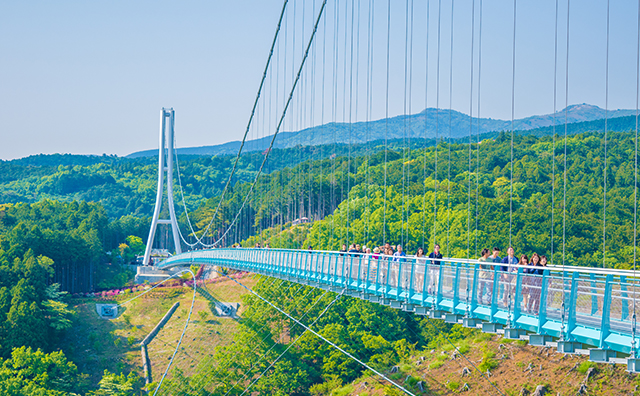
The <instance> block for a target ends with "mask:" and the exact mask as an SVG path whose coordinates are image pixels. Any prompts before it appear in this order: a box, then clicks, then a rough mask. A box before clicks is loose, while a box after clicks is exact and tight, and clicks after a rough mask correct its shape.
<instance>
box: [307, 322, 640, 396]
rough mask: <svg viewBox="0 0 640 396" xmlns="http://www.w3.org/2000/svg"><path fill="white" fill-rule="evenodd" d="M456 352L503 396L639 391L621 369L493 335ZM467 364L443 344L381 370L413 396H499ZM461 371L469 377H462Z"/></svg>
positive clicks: (365, 381) (367, 382)
mask: <svg viewBox="0 0 640 396" xmlns="http://www.w3.org/2000/svg"><path fill="white" fill-rule="evenodd" d="M456 346H457V347H458V348H459V349H460V350H461V351H462V352H463V353H464V355H465V356H466V358H467V359H469V361H471V362H472V363H473V364H474V365H475V366H476V367H478V368H479V369H481V370H485V372H486V369H487V368H489V370H490V372H491V377H490V380H491V381H492V382H493V383H494V384H495V385H496V386H497V387H498V388H499V389H500V391H501V392H503V393H504V394H506V395H521V394H532V393H533V391H534V390H535V389H536V387H537V386H538V385H544V386H545V387H546V389H547V391H548V393H547V394H548V395H556V394H557V395H575V394H577V392H578V389H579V388H580V387H581V385H582V384H583V383H584V384H585V386H586V391H587V393H586V394H588V395H611V394H616V395H618V394H620V395H633V394H637V392H635V388H636V386H637V385H640V377H638V376H636V375H630V374H628V373H627V372H626V366H623V365H610V364H597V363H592V362H589V361H588V357H587V356H580V355H563V354H560V353H557V352H555V348H539V347H533V346H529V345H527V342H526V341H511V340H506V339H503V338H502V337H501V336H499V335H491V334H483V333H481V332H480V331H478V332H477V334H476V336H475V337H474V338H472V339H467V340H464V341H462V342H459V343H458V344H457V345H456ZM423 359H424V360H423ZM469 361H467V360H466V359H465V358H464V357H462V356H460V355H459V354H457V353H454V348H453V347H452V346H451V345H450V344H443V345H442V347H439V348H437V349H433V350H428V351H422V352H416V354H415V355H414V356H412V359H411V361H407V362H404V363H403V364H401V365H400V366H399V371H398V372H397V373H395V374H391V370H387V371H386V374H387V375H388V376H389V377H390V378H392V379H393V380H395V381H397V382H398V383H403V384H404V386H406V387H407V388H408V389H410V390H411V391H412V392H413V393H415V394H418V395H448V394H457V393H464V394H472V395H475V394H478V395H480V394H482V395H494V394H499V393H498V392H497V391H496V390H495V388H493V387H492V386H491V385H490V384H489V383H488V382H487V380H486V379H485V378H483V377H482V376H481V375H480V373H479V372H478V371H477V370H475V369H474V367H473V366H472V365H471V364H470V363H469ZM590 367H593V368H595V373H594V374H593V375H592V376H591V377H590V378H589V379H588V380H587V381H586V382H585V378H586V374H587V371H588V369H589V368H590ZM464 368H468V369H469V370H470V373H469V374H466V375H465V374H463V370H464ZM418 381H423V383H424V385H423V387H424V389H425V391H424V392H421V391H420V389H419V388H418V385H417V382H418ZM465 384H466V385H467V386H468V389H467V390H466V391H465V390H464V389H463V388H464V386H465ZM523 389H526V390H527V391H528V392H530V393H526V392H523ZM316 394H318V395H320V394H326V395H329V394H331V395H336V396H337V395H359V396H365V395H388V394H396V391H395V390H394V389H393V388H391V387H390V386H389V385H388V384H387V385H386V386H383V385H382V384H381V383H380V382H379V381H377V380H376V379H374V378H372V377H367V378H361V379H359V380H357V381H354V382H353V383H351V384H348V385H346V386H343V387H341V388H338V389H334V390H333V391H330V392H316ZM397 394H401V393H397Z"/></svg>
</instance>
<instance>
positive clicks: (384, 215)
mask: <svg viewBox="0 0 640 396" xmlns="http://www.w3.org/2000/svg"><path fill="white" fill-rule="evenodd" d="M390 37H391V0H387V88H386V98H385V121H384V199H383V210H382V244H383V245H385V244H386V242H387V155H388V153H387V151H388V149H387V137H388V134H389V50H390Z"/></svg>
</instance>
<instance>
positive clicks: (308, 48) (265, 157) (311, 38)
mask: <svg viewBox="0 0 640 396" xmlns="http://www.w3.org/2000/svg"><path fill="white" fill-rule="evenodd" d="M326 4H327V0H323V1H322V5H321V6H320V11H319V12H318V17H317V18H316V21H315V24H314V26H313V31H312V33H311V37H310V38H309V43H308V44H307V47H306V50H305V52H304V56H303V57H302V61H301V62H300V68H299V69H298V73H297V75H296V77H295V80H294V82H293V86H292V87H291V92H290V93H289V98H288V99H287V102H286V103H285V106H284V108H283V110H282V116H281V117H280V121H279V122H278V126H277V127H276V131H275V133H274V134H273V137H272V138H271V142H270V143H269V147H268V149H267V153H266V154H265V156H264V159H263V160H262V164H261V165H260V168H259V169H258V172H257V174H256V177H255V178H254V180H253V183H252V184H251V187H250V189H249V192H248V193H247V195H246V196H245V198H244V200H243V201H242V206H241V208H240V211H242V208H244V206H245V204H246V202H247V200H248V199H249V197H250V196H251V195H252V194H251V193H252V192H253V188H254V187H255V185H256V182H257V180H258V178H259V177H260V175H261V174H262V170H263V169H264V164H265V163H266V161H267V159H268V158H269V154H270V153H271V149H272V148H273V144H274V142H275V140H276V137H277V136H278V133H279V132H280V128H281V126H282V123H283V122H284V118H285V116H286V114H287V109H288V108H289V105H290V104H291V100H292V98H293V94H294V92H295V89H296V86H297V84H298V81H299V80H300V75H301V74H302V70H303V68H304V65H305V62H306V60H307V57H308V56H309V50H310V48H311V44H312V43H313V39H314V38H315V36H316V32H317V30H318V24H319V23H320V18H321V17H322V13H323V12H324V8H325V5H326ZM240 211H238V214H237V215H236V216H235V218H234V219H233V221H232V223H231V224H230V225H229V228H228V229H227V231H226V232H225V233H224V234H223V236H221V237H220V238H219V239H218V241H216V242H215V243H214V245H217V244H218V243H219V242H220V241H221V240H222V238H224V236H225V235H226V234H227V233H228V232H229V230H230V229H231V227H233V225H234V224H235V222H236V221H237V220H238V216H239V214H240Z"/></svg>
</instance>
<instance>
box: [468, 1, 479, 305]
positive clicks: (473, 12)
mask: <svg viewBox="0 0 640 396" xmlns="http://www.w3.org/2000/svg"><path fill="white" fill-rule="evenodd" d="M475 26H476V1H475V0H473V1H472V2H471V57H470V62H469V63H470V69H471V73H470V74H471V76H470V84H469V87H470V88H469V185H468V188H467V190H468V192H469V197H468V198H467V260H469V259H470V258H471V134H472V132H473V44H474V38H475ZM476 149H477V147H476ZM467 289H468V286H467ZM467 294H468V290H467Z"/></svg>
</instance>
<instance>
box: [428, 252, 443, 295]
mask: <svg viewBox="0 0 640 396" xmlns="http://www.w3.org/2000/svg"><path fill="white" fill-rule="evenodd" d="M429 258H430V259H442V253H440V245H438V244H437V243H436V244H435V245H433V252H431V253H429ZM440 263H441V261H440V260H431V264H430V265H429V280H430V282H429V283H430V284H429V294H431V293H432V292H433V293H435V291H436V290H437V287H438V277H439V275H440Z"/></svg>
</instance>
